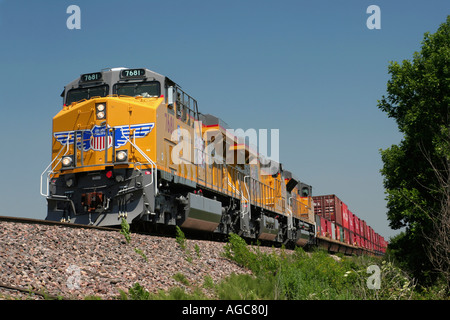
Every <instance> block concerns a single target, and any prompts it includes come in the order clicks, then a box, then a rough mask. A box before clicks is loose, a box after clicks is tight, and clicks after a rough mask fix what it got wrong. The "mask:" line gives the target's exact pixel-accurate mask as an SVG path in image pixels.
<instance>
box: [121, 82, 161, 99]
mask: <svg viewBox="0 0 450 320" xmlns="http://www.w3.org/2000/svg"><path fill="white" fill-rule="evenodd" d="M114 91H115V93H116V94H118V95H119V96H130V97H137V96H142V97H144V98H150V97H159V96H160V95H161V87H160V84H159V82H158V81H150V82H132V83H117V84H115V85H114Z"/></svg>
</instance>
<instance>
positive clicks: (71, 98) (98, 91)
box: [66, 85, 109, 105]
mask: <svg viewBox="0 0 450 320" xmlns="http://www.w3.org/2000/svg"><path fill="white" fill-rule="evenodd" d="M108 91H109V87H108V85H102V86H96V87H89V88H77V89H71V90H69V92H67V97H66V105H70V104H72V102H77V101H80V100H83V99H86V100H88V99H90V98H92V97H106V96H107V95H108Z"/></svg>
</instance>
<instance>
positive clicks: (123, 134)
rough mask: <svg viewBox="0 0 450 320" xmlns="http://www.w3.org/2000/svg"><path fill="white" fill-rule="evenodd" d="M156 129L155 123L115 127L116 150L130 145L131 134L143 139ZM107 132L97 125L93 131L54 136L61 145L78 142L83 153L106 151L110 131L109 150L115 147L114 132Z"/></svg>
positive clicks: (65, 132)
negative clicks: (106, 137)
mask: <svg viewBox="0 0 450 320" xmlns="http://www.w3.org/2000/svg"><path fill="white" fill-rule="evenodd" d="M154 127H155V123H153V122H152V123H141V124H134V125H124V126H118V127H114V146H115V147H116V148H118V147H121V146H124V145H126V144H127V143H128V141H129V139H130V132H134V135H133V136H132V137H131V138H143V137H145V136H147V135H148V134H149V133H150V132H151V131H152V129H153V128H154ZM110 128H111V127H108V130H106V128H105V127H101V126H97V125H95V126H94V127H93V128H92V129H91V130H89V129H88V130H78V131H61V132H55V133H54V134H53V136H54V137H55V139H56V141H58V142H59V143H61V145H63V146H66V145H67V144H69V145H70V144H74V141H76V146H77V149H79V150H81V148H83V151H88V150H91V149H92V150H95V151H100V150H105V142H106V141H105V140H106V139H105V136H106V132H107V131H108V141H107V143H108V148H111V147H112V145H113V132H112V131H111V130H109V129H110Z"/></svg>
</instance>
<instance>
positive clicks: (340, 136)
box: [0, 0, 450, 238]
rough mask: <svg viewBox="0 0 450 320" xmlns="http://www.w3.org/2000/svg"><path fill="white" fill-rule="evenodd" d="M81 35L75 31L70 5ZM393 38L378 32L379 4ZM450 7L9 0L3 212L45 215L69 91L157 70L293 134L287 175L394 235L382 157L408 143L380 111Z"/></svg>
mask: <svg viewBox="0 0 450 320" xmlns="http://www.w3.org/2000/svg"><path fill="white" fill-rule="evenodd" d="M71 4H75V5H78V6H79V7H80V9H81V29H80V30H69V29H67V27H66V20H67V18H68V17H69V14H67V13H66V9H67V7H68V6H69V5H71ZM371 4H375V5H378V6H379V7H380V9H381V29H380V30H369V29H368V28H367V27H366V20H367V18H368V17H369V16H370V15H369V14H367V13H366V9H367V7H368V6H369V5H371ZM449 9H450V2H449V1H448V0H445V1H444V0H443V1H438V0H436V1H384V0H383V1H382V0H372V1H364V0H345V1H325V0H317V1H298V0H297V1H284V0H280V1H273V0H272V1H265V0H258V1H248V0H241V1H231V0H227V1H224V0H222V1H213V0H209V1H190V0H183V1H176V0H172V1H141V0H128V1H114V0H110V1H76V0H71V1H63V0H58V1H56V0H53V1H21V0H14V1H13V0H0V40H1V41H0V46H1V50H0V64H1V71H0V74H1V77H0V97H1V100H0V106H1V111H2V112H1V117H0V132H1V134H0V142H1V157H0V165H1V168H2V174H1V177H2V179H1V185H0V201H1V207H0V208H1V209H0V215H11V216H24V217H34V218H44V217H45V215H46V201H45V199H44V198H42V197H41V196H40V194H39V177H40V174H41V172H42V171H43V170H44V168H45V167H46V166H47V164H48V163H49V161H50V148H51V125H52V117H53V116H54V115H55V114H56V113H57V112H58V111H59V109H60V108H61V106H62V101H61V98H60V96H59V95H60V93H61V91H62V90H63V87H64V85H65V84H67V83H68V82H70V81H72V80H73V79H75V78H76V77H78V76H79V75H80V74H81V73H89V72H95V71H99V70H100V69H102V68H106V67H118V66H125V67H146V68H149V69H151V70H154V71H156V72H158V73H161V74H164V75H167V76H169V77H171V78H172V79H173V80H174V81H176V82H177V83H179V84H180V85H181V86H182V87H183V89H184V90H185V91H187V92H188V93H189V94H191V95H192V96H194V97H195V98H196V99H197V100H198V101H199V108H200V111H202V112H204V113H212V114H214V115H217V116H219V117H221V118H222V119H223V120H224V121H226V122H227V123H228V124H229V125H230V126H231V127H232V128H243V129H248V128H255V129H280V140H281V146H280V158H281V162H282V163H283V164H284V167H285V168H288V169H289V170H290V171H292V172H294V173H295V174H296V175H297V176H298V177H299V178H300V179H301V180H303V181H304V182H306V183H309V184H311V185H312V186H313V188H314V189H313V192H314V194H316V195H319V194H331V193H334V194H337V195H338V196H339V197H340V198H341V199H342V200H343V201H344V202H346V203H347V204H348V205H349V207H350V209H351V210H352V211H353V212H354V213H355V214H357V215H358V216H359V217H360V218H362V219H364V220H366V221H367V223H368V224H369V225H371V226H372V227H373V228H374V229H375V230H376V231H377V232H378V233H380V234H381V235H383V236H385V237H386V238H388V237H389V236H392V235H394V234H396V233H398V231H393V230H391V229H390V228H389V227H388V221H387V219H386V208H385V206H386V202H385V200H384V198H385V195H384V189H383V184H382V177H381V175H380V173H379V170H380V168H381V167H382V162H381V159H380V154H379V149H380V148H383V149H384V148H387V147H389V146H390V145H392V144H396V143H398V142H399V141H400V139H401V135H400V134H399V133H398V130H397V127H396V124H395V123H394V121H393V120H392V119H388V118H387V117H386V115H385V114H383V113H382V112H381V111H379V110H378V108H377V99H380V98H381V96H382V95H383V94H384V93H385V90H386V83H387V81H388V79H389V77H388V74H387V65H388V62H389V61H401V60H403V59H411V57H412V54H413V52H414V51H417V50H419V49H420V42H421V41H422V39H423V34H424V33H425V32H426V31H430V32H435V31H436V29H437V28H438V26H439V24H440V23H442V22H444V21H445V19H446V16H447V14H450V10H449Z"/></svg>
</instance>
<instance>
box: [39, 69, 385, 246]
mask: <svg viewBox="0 0 450 320" xmlns="http://www.w3.org/2000/svg"><path fill="white" fill-rule="evenodd" d="M61 97H62V98H63V107H62V109H61V110H60V111H59V112H58V113H57V114H56V116H54V118H53V131H52V155H51V162H50V164H49V165H48V167H47V168H46V169H45V170H44V172H43V173H42V175H41V184H40V188H41V190H40V192H41V195H43V196H44V197H45V198H46V199H47V216H46V220H53V221H65V222H68V223H78V224H89V225H96V226H117V225H120V223H121V221H122V219H126V220H127V221H128V223H130V224H132V225H139V226H140V227H143V228H149V229H152V228H158V227H160V228H164V227H165V226H180V227H181V228H185V229H191V230H197V231H201V232H207V233H215V234H222V235H226V234H229V233H231V232H233V233H236V234H238V235H240V236H242V237H245V238H249V239H258V240H263V241H269V242H273V243H278V244H285V245H293V246H295V245H297V246H309V245H317V244H321V245H323V246H326V247H327V248H328V249H329V250H334V251H342V252H346V253H357V252H358V251H357V250H366V251H369V250H370V251H373V252H379V253H381V252H382V251H383V248H382V247H381V246H380V245H379V244H380V242H377V245H376V246H374V245H373V243H375V241H376V239H375V238H373V239H372V238H368V237H367V236H366V235H365V234H362V236H361V232H359V233H357V232H355V231H356V230H351V227H350V225H349V224H347V225H344V224H343V223H342V222H339V221H336V219H335V218H334V219H335V220H334V221H333V218H332V217H331V216H327V215H326V214H323V213H319V212H317V210H318V209H317V208H318V206H316V207H315V206H314V203H315V202H314V198H313V196H312V187H311V186H310V185H308V184H306V183H303V182H301V181H300V180H299V179H298V178H297V177H296V176H295V175H293V174H292V173H291V172H289V171H288V170H285V169H284V168H283V167H282V165H281V164H280V163H277V162H274V161H269V160H267V159H266V158H264V157H263V156H262V155H260V154H258V152H257V151H256V150H254V149H253V148H252V147H250V145H249V144H248V143H245V141H244V142H243V141H242V139H241V138H240V137H238V136H235V135H234V134H232V133H230V132H231V131H230V130H227V129H228V125H227V124H226V123H225V122H224V121H222V120H221V119H219V118H218V117H215V116H214V115H211V114H204V113H200V112H199V111H198V106H197V101H196V100H195V99H194V98H192V97H191V96H190V95H188V94H187V93H186V92H184V91H183V90H182V89H181V87H180V86H179V85H178V84H177V83H175V82H174V81H172V80H171V79H170V78H168V77H166V76H163V75H161V74H158V73H156V72H153V71H151V70H149V69H145V68H137V69H129V68H111V69H105V70H102V71H100V72H94V73H88V74H82V75H81V76H80V77H78V78H77V79H75V80H73V81H72V82H70V83H69V84H68V85H66V86H65V87H64V91H63V92H62V94H61ZM316 202H317V201H316ZM317 203H318V202H317ZM335 207H336V206H335ZM315 208H316V209H315ZM315 211H316V212H315ZM317 217H319V219H318V218H317ZM320 217H322V220H321V219H320ZM334 217H336V215H335V216H334ZM352 217H353V216H352ZM352 219H353V218H352ZM347 220H348V219H347ZM327 221H329V227H328V226H327ZM352 225H353V223H352ZM323 228H325V229H323ZM339 228H341V229H339ZM322 229H323V230H326V231H325V232H322ZM346 229H347V230H348V231H347V233H345V232H344V233H342V232H341V230H342V231H344V230H346ZM358 230H359V229H358ZM355 234H358V236H359V240H358V238H356V237H354V236H353V235H355ZM361 238H362V239H364V240H367V243H368V244H369V243H371V244H372V246H371V247H369V246H368V245H367V246H366V241H364V242H361ZM353 239H356V240H355V243H353Z"/></svg>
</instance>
